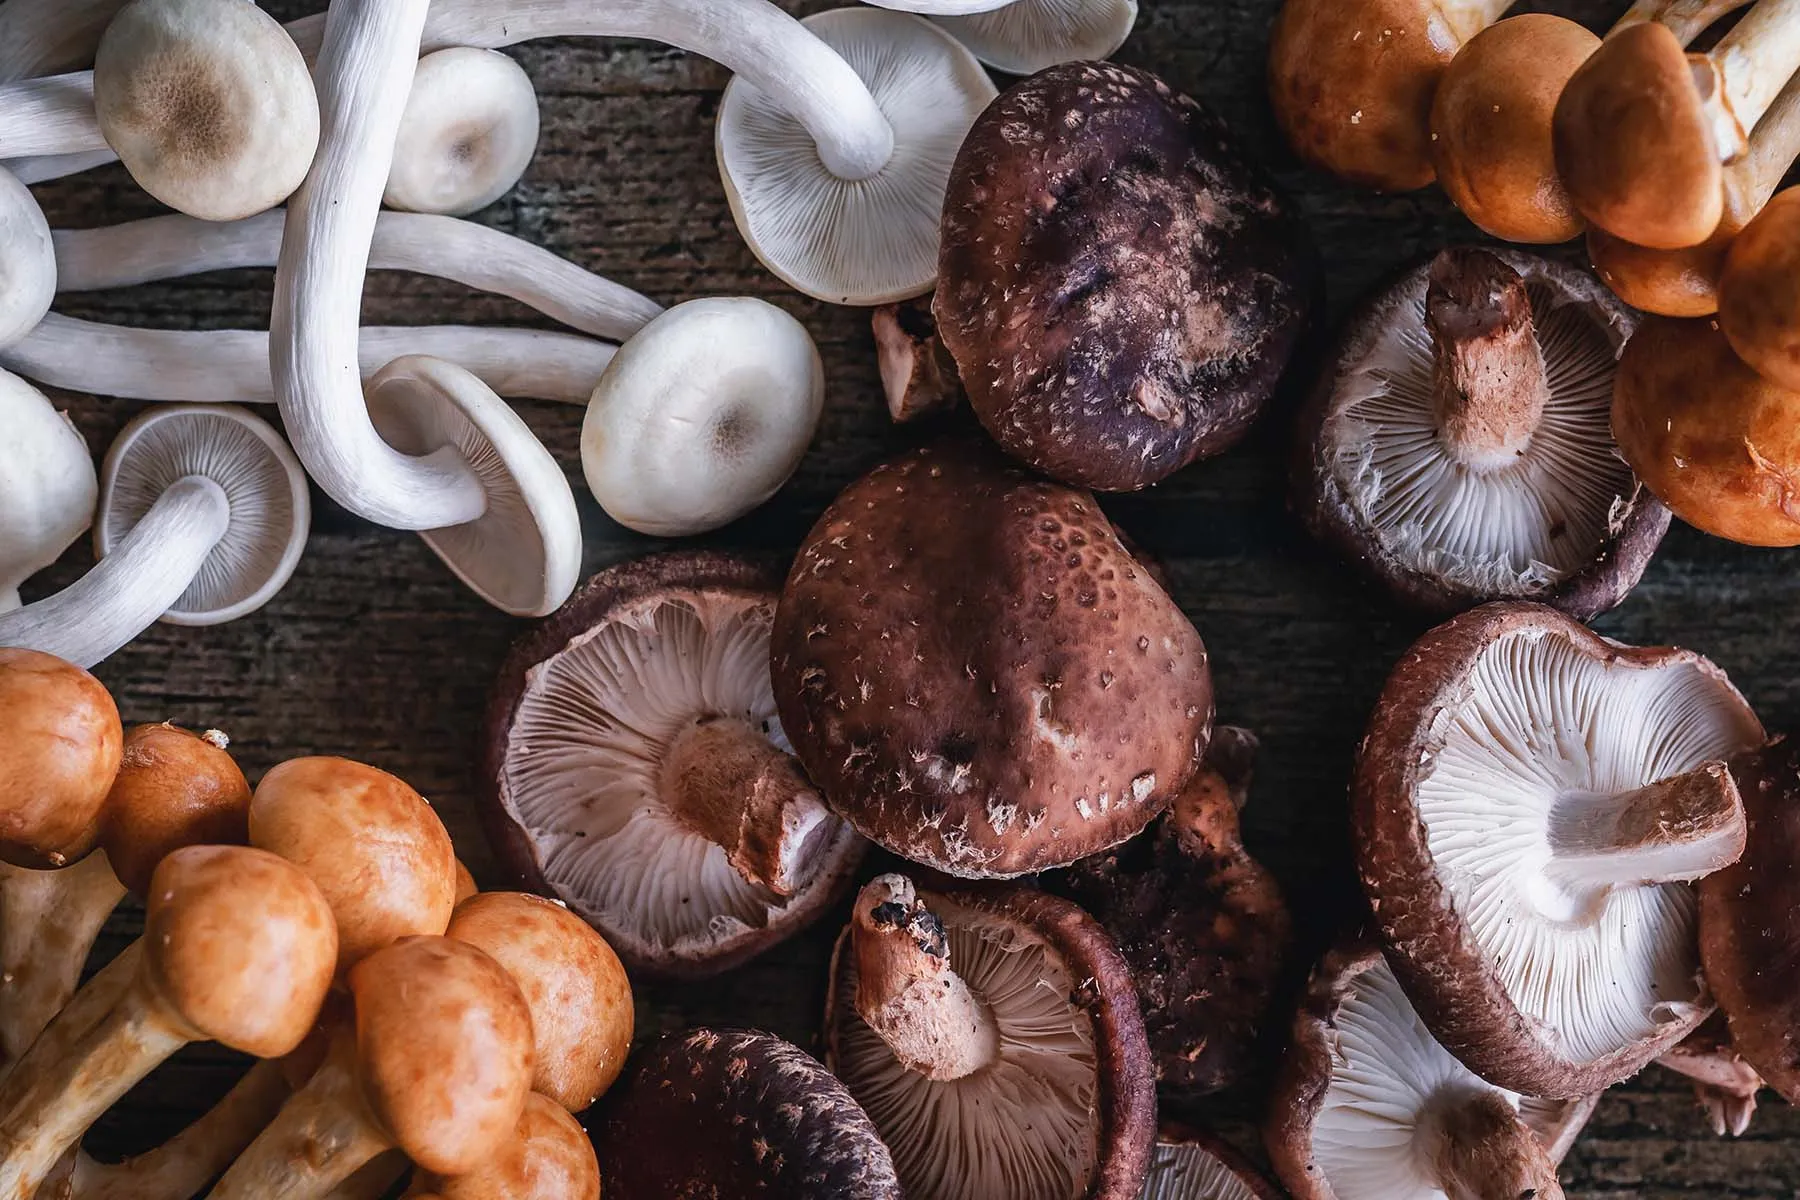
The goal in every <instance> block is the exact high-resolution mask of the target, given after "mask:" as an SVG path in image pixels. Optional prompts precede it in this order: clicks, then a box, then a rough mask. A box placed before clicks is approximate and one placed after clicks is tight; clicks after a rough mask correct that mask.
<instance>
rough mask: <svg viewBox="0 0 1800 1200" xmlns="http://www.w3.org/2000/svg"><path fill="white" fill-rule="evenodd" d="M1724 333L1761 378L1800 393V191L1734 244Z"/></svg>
mask: <svg viewBox="0 0 1800 1200" xmlns="http://www.w3.org/2000/svg"><path fill="white" fill-rule="evenodd" d="M1719 328H1720V329H1721V330H1723V331H1724V333H1725V336H1726V338H1727V339H1729V340H1730V342H1731V348H1732V349H1733V350H1736V351H1737V353H1738V357H1739V358H1741V359H1743V360H1744V361H1745V362H1746V363H1748V364H1750V366H1751V367H1753V368H1755V370H1756V371H1757V373H1758V374H1760V375H1762V376H1763V377H1764V378H1765V379H1768V380H1769V381H1771V382H1772V383H1775V384H1778V385H1779V386H1780V387H1782V388H1785V389H1787V390H1788V391H1800V188H1789V189H1788V190H1787V191H1785V192H1783V193H1781V194H1780V195H1779V196H1776V197H1775V198H1774V199H1773V200H1771V201H1769V204H1768V207H1766V208H1764V209H1763V210H1762V212H1761V213H1759V214H1758V215H1757V217H1756V219H1755V220H1753V221H1751V222H1750V224H1748V225H1746V226H1745V227H1744V231H1743V232H1742V233H1740V234H1739V235H1738V237H1737V240H1736V241H1734V242H1733V243H1732V244H1731V252H1730V253H1729V254H1728V255H1727V256H1726V259H1725V271H1724V273H1723V274H1722V275H1720V277H1719Z"/></svg>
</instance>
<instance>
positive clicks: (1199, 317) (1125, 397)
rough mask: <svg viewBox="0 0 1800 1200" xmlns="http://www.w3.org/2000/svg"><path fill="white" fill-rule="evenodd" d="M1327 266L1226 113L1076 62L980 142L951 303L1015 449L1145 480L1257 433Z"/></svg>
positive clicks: (962, 361) (969, 145)
mask: <svg viewBox="0 0 1800 1200" xmlns="http://www.w3.org/2000/svg"><path fill="white" fill-rule="evenodd" d="M1316 277H1317V264H1316V258H1315V256H1314V253H1313V251H1312V249H1311V245H1310V241H1309V238H1308V235H1307V232H1306V230H1305V228H1304V227H1303V226H1302V225H1301V224H1300V222H1299V221H1298V220H1297V219H1296V218H1295V217H1294V216H1293V215H1292V214H1291V212H1290V211H1289V209H1288V207H1287V204H1286V202H1285V201H1284V200H1283V199H1282V198H1281V197H1280V196H1279V195H1278V194H1277V193H1276V191H1275V189H1274V186H1273V184H1272V183H1271V182H1270V181H1269V180H1268V179H1267V178H1266V177H1265V176H1264V175H1263V174H1262V172H1261V171H1260V170H1258V169H1256V168H1254V167H1252V166H1251V165H1250V164H1249V163H1248V161H1247V160H1246V159H1245V158H1244V157H1243V155H1242V153H1241V152H1240V150H1239V149H1238V147H1237V145H1236V144H1235V142H1234V141H1233V139H1232V137H1231V135H1230V134H1229V132H1228V131H1227V130H1226V128H1225V126H1224V125H1223V124H1222V123H1221V122H1220V121H1219V120H1218V119H1217V118H1216V117H1214V116H1212V115H1211V114H1210V113H1207V112H1206V111H1204V110H1202V109H1201V108H1200V107H1199V105H1197V104H1195V103H1194V102H1193V101H1192V100H1190V99H1188V98H1187V97H1186V96H1182V95H1179V94H1177V93H1176V92H1174V91H1172V90H1171V89H1170V88H1169V87H1168V86H1167V85H1166V84H1164V83H1163V82H1162V81H1161V80H1159V79H1157V78H1156V77H1155V76H1153V75H1150V74H1148V73H1146V72H1144V71H1140V70H1137V69H1135V68H1132V67H1123V66H1115V65H1112V64H1109V63H1071V64H1068V65H1066V66H1060V67H1053V68H1051V69H1050V70H1048V71H1045V72H1043V73H1041V74H1039V75H1035V76H1033V77H1032V78H1030V79H1027V80H1025V81H1024V82H1023V83H1020V84H1018V85H1017V86H1015V87H1014V88H1013V89H1012V90H1010V91H1008V92H1006V93H1005V94H1003V95H1002V96H1001V97H1000V98H999V99H998V100H997V101H995V102H994V103H993V104H992V105H991V106H990V107H989V108H988V110H987V112H985V113H984V114H982V116H981V118H980V119H979V120H978V121H976V123H975V127H974V129H973V130H971V131H970V133H969V137H968V140H967V141H965V142H964V143H963V148H962V153H961V155H960V156H959V157H958V159H957V163H956V170H955V171H954V173H953V174H952V176H951V181H950V191H949V195H948V197H947V199H946V201H945V205H944V223H943V242H942V248H941V251H940V262H939V281H938V290H937V297H936V300H935V308H936V312H937V318H938V325H939V329H940V332H941V336H942V339H943V343H944V345H945V347H947V348H948V349H949V351H950V353H951V354H952V355H953V356H954V357H955V359H956V362H957V365H958V367H959V368H960V369H961V372H962V378H963V382H964V384H965V386H966V387H967V389H968V393H969V398H970V400H971V401H972V402H973V404H974V407H975V411H976V413H977V415H978V416H979V417H980V418H981V423H982V424H983V425H984V426H985V427H986V428H987V430H988V432H989V433H991V434H993V436H994V437H995V439H996V440H998V441H999V442H1000V444H1001V445H1002V446H1004V447H1005V448H1006V450H1007V452H1008V453H1010V454H1012V455H1014V456H1016V457H1018V458H1020V459H1022V460H1023V461H1025V462H1026V463H1029V464H1030V465H1031V466H1033V467H1035V468H1037V469H1038V470H1040V471H1043V472H1044V473H1046V474H1048V475H1051V476H1053V477H1055V478H1057V479H1062V480H1065V481H1067V482H1069V483H1074V484H1079V485H1081V486H1083V487H1092V488H1097V489H1101V490H1106V491H1130V490H1135V489H1137V488H1143V487H1147V486H1149V485H1150V484H1152V483H1155V482H1156V481H1157V480H1159V479H1162V478H1164V477H1165V476H1167V475H1169V474H1171V473H1172V472H1174V471H1177V470H1179V469H1181V468H1182V467H1184V466H1186V465H1187V464H1188V463H1190V462H1193V461H1194V460H1195V459H1197V458H1201V457H1204V456H1206V455H1209V454H1216V453H1218V452H1219V451H1221V450H1223V449H1225V448H1226V447H1227V446H1229V445H1231V444H1232V443H1233V442H1235V441H1237V440H1238V439H1239V438H1240V437H1241V436H1243V434H1244V432H1245V431H1246V430H1247V429H1249V427H1250V424H1251V422H1252V421H1254V420H1255V419H1256V416H1257V414H1258V413H1259V412H1261V411H1262V408H1263V406H1264V405H1265V404H1266V403H1267V402H1268V400H1269V397H1270V395H1271V394H1272V393H1273V392H1274V389H1275V386H1276V384H1277V382H1278V381H1279V379H1280V377H1281V374H1282V372H1283V370H1284V369H1285V367H1286V365H1287V362H1288V359H1289V356H1290V355H1291V354H1292V353H1293V350H1294V347H1295V344H1296V343H1297V341H1298V340H1299V338H1300V336H1301V334H1302V333H1303V331H1304V329H1305V326H1306V324H1307V318H1308V314H1309V313H1310V311H1311V309H1312V305H1313V300H1314V296H1315V293H1316V289H1317V284H1316Z"/></svg>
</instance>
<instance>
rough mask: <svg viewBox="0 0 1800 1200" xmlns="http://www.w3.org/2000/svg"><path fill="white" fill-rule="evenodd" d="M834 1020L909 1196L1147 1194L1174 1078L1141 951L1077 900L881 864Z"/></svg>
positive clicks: (990, 1199)
mask: <svg viewBox="0 0 1800 1200" xmlns="http://www.w3.org/2000/svg"><path fill="white" fill-rule="evenodd" d="M825 1021H826V1028H825V1036H826V1044H827V1045H828V1047H829V1048H830V1054H829V1056H828V1058H827V1060H826V1061H827V1062H828V1063H829V1064H830V1066H831V1068H832V1069H833V1070H834V1071H836V1072H837V1075H838V1078H840V1079H842V1080H843V1081H844V1085H845V1086H846V1087H847V1088H849V1089H850V1094H851V1095H853V1096H855V1097H856V1099H857V1101H858V1102H859V1103H861V1104H862V1106H863V1108H864V1109H865V1110H866V1111H867V1112H868V1114H869V1119H870V1120H872V1121H874V1122H875V1128H876V1130H878V1131H879V1132H880V1134H881V1138H882V1140H883V1141H884V1142H886V1143H887V1145H888V1148H889V1149H890V1150H892V1151H893V1154H894V1168H895V1170H896V1171H897V1172H898V1173H899V1176H900V1183H901V1186H902V1188H903V1189H904V1190H905V1193H906V1196H907V1200H1136V1197H1137V1196H1138V1195H1139V1191H1140V1189H1141V1188H1142V1187H1143V1184H1144V1177H1145V1174H1146V1172H1147V1171H1148V1170H1149V1166H1150V1159H1151V1148H1152V1143H1153V1141H1154V1140H1155V1133H1156V1089H1155V1082H1154V1080H1153V1078H1152V1071H1151V1065H1150V1048H1149V1045H1148V1043H1146V1041H1145V1040H1144V1026H1143V1022H1142V1020H1141V1018H1140V1016H1139V1013H1138V1002H1137V994H1136V992H1135V991H1134V989H1133V987H1132V981H1131V969H1130V967H1129V966H1128V965H1127V964H1126V963H1125V961H1124V960H1123V959H1122V958H1120V957H1119V954H1118V951H1117V950H1115V949H1114V948H1113V945H1112V942H1111V940H1110V939H1109V938H1108V937H1107V936H1106V933H1105V931H1104V930H1102V929H1101V928H1100V926H1099V925H1098V924H1096V923H1095V922H1094V919H1093V918H1092V917H1089V916H1088V915H1087V914H1086V913H1084V912H1082V911H1081V910H1080V909H1079V908H1077V907H1075V905H1073V904H1071V903H1069V902H1068V901H1067V900H1062V899H1059V898H1057V897H1055V896H1051V895H1048V894H1045V893H1042V892H1037V891H1033V890H1029V889H1026V888H1019V887H1011V888H1000V889H996V890H992V891H986V892H979V893H976V892H971V893H957V894H953V895H937V894H932V893H924V892H918V891H916V890H915V889H914V887H913V884H912V882H911V881H910V880H908V879H907V878H906V877H904V876H901V875H882V876H878V877H877V878H876V879H874V880H872V881H871V882H870V883H869V884H868V885H867V886H865V887H864V888H863V890H862V892H861V894H860V895H858V896H857V898H856V905H855V908H854V909H853V910H852V912H851V916H850V927H849V928H848V929H846V930H845V931H844V934H843V936H842V937H840V938H839V939H838V946H837V951H836V953H835V954H834V955H833V956H832V972H831V992H830V994H829V995H828V996H827V998H826V1016H825Z"/></svg>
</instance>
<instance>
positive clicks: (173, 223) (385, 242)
mask: <svg viewBox="0 0 1800 1200" xmlns="http://www.w3.org/2000/svg"><path fill="white" fill-rule="evenodd" d="M285 220H286V214H285V213H284V212H283V211H282V210H280V209H274V210H272V211H270V212H266V213H262V214H261V215H259V216H254V217H250V218H247V219H245V220H242V221H226V222H215V221H201V220H196V219H195V218H193V217H186V216H182V215H180V214H179V213H177V214H173V215H170V216H164V217H150V218H148V219H147V220H142V221H131V222H129V223H127V224H123V225H108V226H102V227H100V228H98V229H59V230H55V231H53V232H52V234H51V237H52V239H53V240H54V242H55V244H56V286H57V290H58V291H64V292H87V291H97V290H100V289H102V288H123V287H135V286H137V285H138V284H142V283H150V282H152V281H154V280H159V279H173V278H177V277H179V276H183V275H199V274H201V273H203V272H206V271H224V270H231V269H233V268H241V267H272V266H274V265H275V260H276V258H277V256H278V255H279V254H280V252H281V236H282V227H283V224H284V222H285ZM369 267H370V268H371V269H372V270H377V271H412V272H415V273H417V274H420V275H434V276H437V277H438V278H440V279H449V280H452V281H454V282H456V283H460V284H463V285H464V286H467V287H471V288H475V289H477V290H478V291H484V292H492V293H494V294H495V295H499V296H507V297H510V298H511V299H514V300H517V301H519V302H520V303H521V304H528V305H530V306H531V307H532V308H535V309H537V310H538V311H539V312H541V313H543V314H544V315H545V316H547V317H550V318H552V319H554V320H557V321H560V322H562V323H563V324H564V325H567V326H569V327H570V328H571V329H577V330H580V331H581V332H582V333H586V334H590V335H592V336H594V337H598V338H606V339H608V340H609V341H624V340H625V339H626V338H629V337H631V336H632V335H633V334H635V333H637V331H638V330H640V329H642V328H643V327H644V326H645V325H646V324H648V323H649V322H650V321H651V320H653V319H654V318H655V317H656V316H658V315H659V314H660V313H661V312H662V306H661V305H659V304H657V303H656V302H655V301H654V300H651V299H649V298H648V297H646V296H642V295H639V294H638V293H637V292H634V291H632V290H631V289H630V288H628V287H624V286H622V285H620V284H617V283H614V282H612V280H610V279H607V278H605V277H603V276H600V275H596V274H594V273H593V272H591V271H585V270H583V269H582V268H580V267H578V266H576V265H575V264H574V263H572V262H569V261H568V260H567V259H564V258H560V257H558V256H557V255H555V254H552V253H551V252H550V251H548V250H545V249H542V248H541V247H538V246H534V245H532V244H531V243H530V242H526V241H523V240H521V239H519V238H516V237H513V236H511V235H510V234H505V233H501V232H500V231H499V230H497V229H489V228H487V227H486V226H484V225H477V224H475V223H474V222H472V221H464V220H461V219H459V218H457V217H442V216H433V215H430V214H425V213H403V212H384V213H382V214H381V216H380V218H379V219H378V220H377V221H376V224H375V239H374V242H373V244H372V246H371V247H370V251H369Z"/></svg>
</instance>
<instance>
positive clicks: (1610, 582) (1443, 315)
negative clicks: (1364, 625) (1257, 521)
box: [1296, 247, 1669, 618]
mask: <svg viewBox="0 0 1800 1200" xmlns="http://www.w3.org/2000/svg"><path fill="white" fill-rule="evenodd" d="M1635 324H1636V318H1635V316H1634V314H1632V312H1631V310H1630V309H1628V308H1626V307H1625V306H1624V305H1623V304H1621V303H1619V301H1618V300H1616V299H1615V298H1614V297H1613V296H1612V294H1611V293H1610V292H1608V291H1607V290H1606V289H1605V288H1604V287H1602V286H1601V285H1600V284H1599V283H1598V282H1596V281H1595V280H1594V279H1593V278H1592V277H1591V276H1589V275H1586V274H1584V273H1582V272H1579V271H1576V270H1573V269H1571V268H1568V267H1564V266H1560V265H1558V264H1556V263H1552V262H1549V261H1546V260H1544V259H1541V258H1536V257H1534V256H1531V255H1527V254H1521V253H1518V252H1515V251H1509V250H1487V249H1478V248H1474V247H1466V248H1458V249H1452V250H1446V251H1444V252H1443V253H1441V254H1439V255H1438V256H1437V257H1436V258H1434V259H1433V260H1432V261H1431V262H1430V263H1428V264H1423V265H1421V266H1419V267H1418V268H1416V269H1415V270H1413V271H1411V272H1409V273H1408V274H1407V275H1406V276H1405V277H1404V278H1402V279H1401V280H1400V282H1399V283H1397V284H1396V285H1394V286H1393V287H1392V288H1389V289H1388V290H1387V291H1385V292H1383V293H1382V294H1381V295H1380V296H1378V297H1377V298H1376V299H1375V300H1374V301H1372V302H1371V303H1370V304H1369V305H1368V306H1367V307H1366V308H1365V309H1364V311H1363V313H1362V315H1361V317H1359V318H1358V319H1357V320H1356V322H1355V323H1354V324H1353V325H1352V326H1351V329H1350V333H1349V336H1348V337H1347V338H1346V339H1345V340H1344V343H1343V345H1342V347H1341V348H1340V350H1339V351H1338V356H1337V359H1336V362H1335V364H1334V366H1333V367H1332V368H1331V370H1330V371H1329V372H1328V373H1327V374H1326V376H1325V377H1324V379H1323V380H1322V381H1321V384H1320V386H1319V387H1318V388H1317V389H1316V391H1315V392H1314V395H1313V399H1312V401H1311V403H1310V404H1309V405H1308V408H1307V412H1306V416H1305V417H1304V418H1303V419H1302V421H1301V439H1302V441H1301V447H1302V448H1301V463H1300V470H1299V471H1298V473H1297V477H1296V492H1297V496H1296V500H1297V507H1298V508H1299V509H1300V510H1301V511H1302V513H1303V514H1304V515H1305V517H1306V519H1307V522H1308V524H1309V525H1310V526H1311V527H1312V529H1313V530H1314V532H1315V533H1316V534H1318V536H1319V537H1321V538H1322V539H1324V540H1325V541H1327V542H1329V543H1330V544H1331V545H1333V546H1334V547H1335V548H1336V549H1337V550H1338V551H1339V552H1340V553H1341V554H1343V555H1344V556H1345V557H1346V558H1349V559H1351V560H1352V561H1354V562H1357V563H1359V564H1360V565H1361V566H1362V567H1363V569H1364V570H1366V571H1367V572H1368V573H1369V574H1370V575H1372V576H1373V577H1374V578H1375V579H1376V580H1377V581H1378V582H1379V583H1380V584H1382V586H1383V587H1385V588H1386V589H1387V590H1388V591H1389V592H1390V593H1392V594H1393V595H1394V596H1395V597H1396V598H1397V599H1399V600H1400V601H1401V602H1403V603H1406V604H1410V605H1412V606H1414V607H1417V608H1422V609H1424V610H1426V611H1428V612H1436V613H1445V614H1448V613H1451V612H1455V611H1456V610H1458V609H1461V608H1466V607H1468V606H1470V605H1473V604H1478V603H1481V602H1482V601H1484V600H1499V599H1530V600H1540V601H1543V602H1544V603H1546V604H1552V605H1555V606H1556V607H1557V608H1560V609H1562V610H1564V611H1565V612H1568V613H1570V614H1571V615H1573V616H1576V617H1579V618H1587V617H1592V616H1593V615H1594V614H1596V613H1600V612H1604V611H1605V610H1607V609H1609V608H1611V607H1613V606H1614V605H1616V604H1618V603H1619V601H1620V600H1623V599H1624V598H1625V594H1626V593H1627V592H1629V591H1630V590H1631V588H1632V587H1633V585H1635V584H1636V583H1637V581H1638V579H1639V578H1640V577H1641V576H1642V575H1643V573H1644V568H1645V567H1646V566H1648V565H1649V562H1650V557H1651V555H1653V554H1654V553H1655V552H1656V547H1657V546H1658V544H1659V543H1660V542H1661V541H1662V537H1663V534H1664V533H1665V532H1667V530H1668V527H1669V512H1668V510H1667V509H1665V508H1664V507H1663V506H1662V505H1661V504H1660V503H1659V502H1658V501H1657V500H1656V499H1655V498H1654V497H1653V496H1651V495H1650V492H1649V490H1648V489H1647V488H1646V487H1645V486H1644V485H1643V484H1642V483H1640V482H1639V481H1638V479H1637V478H1636V477H1635V476H1634V475H1633V474H1632V471H1631V468H1630V467H1629V466H1627V465H1626V464H1625V462H1624V460H1623V459H1621V458H1620V456H1619V451H1618V447H1617V446H1616V445H1615V443H1614V442H1613V437H1612V431H1611V427H1610V424H1609V419H1610V414H1611V408H1612V394H1613V378H1614V376H1615V375H1616V374H1617V372H1618V358H1619V354H1620V352H1621V351H1622V350H1623V349H1624V346H1625V342H1626V340H1627V339H1628V338H1629V337H1630V336H1631V332H1632V329H1633V328H1634V326H1635Z"/></svg>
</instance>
